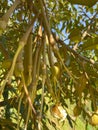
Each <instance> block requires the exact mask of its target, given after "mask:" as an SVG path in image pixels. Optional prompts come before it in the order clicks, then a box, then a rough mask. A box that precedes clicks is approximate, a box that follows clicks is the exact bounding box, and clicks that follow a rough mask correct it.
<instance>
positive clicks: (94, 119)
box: [90, 112, 98, 125]
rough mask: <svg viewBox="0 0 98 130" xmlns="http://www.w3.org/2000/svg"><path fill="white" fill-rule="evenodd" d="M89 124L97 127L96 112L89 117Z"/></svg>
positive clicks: (97, 116)
mask: <svg viewBox="0 0 98 130" xmlns="http://www.w3.org/2000/svg"><path fill="white" fill-rule="evenodd" d="M90 122H91V124H92V125H98V112H95V113H94V114H93V115H92V116H91V121H90Z"/></svg>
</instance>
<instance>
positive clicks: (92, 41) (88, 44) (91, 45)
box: [80, 37, 98, 50]
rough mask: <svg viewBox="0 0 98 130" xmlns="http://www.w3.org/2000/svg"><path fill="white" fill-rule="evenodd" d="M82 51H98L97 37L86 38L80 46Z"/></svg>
mask: <svg viewBox="0 0 98 130" xmlns="http://www.w3.org/2000/svg"><path fill="white" fill-rule="evenodd" d="M80 47H81V48H82V50H93V49H97V50H98V37H95V38H88V39H87V40H86V41H84V43H83V44H82V45H80Z"/></svg>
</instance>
